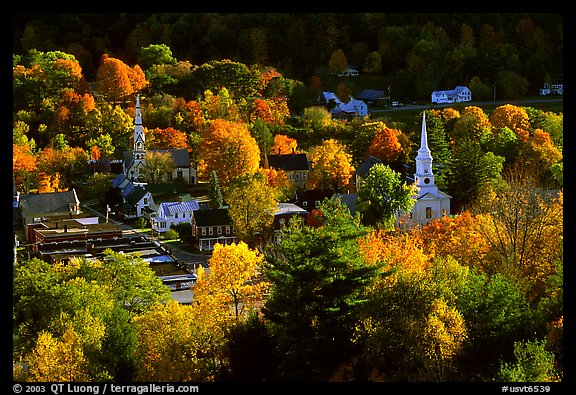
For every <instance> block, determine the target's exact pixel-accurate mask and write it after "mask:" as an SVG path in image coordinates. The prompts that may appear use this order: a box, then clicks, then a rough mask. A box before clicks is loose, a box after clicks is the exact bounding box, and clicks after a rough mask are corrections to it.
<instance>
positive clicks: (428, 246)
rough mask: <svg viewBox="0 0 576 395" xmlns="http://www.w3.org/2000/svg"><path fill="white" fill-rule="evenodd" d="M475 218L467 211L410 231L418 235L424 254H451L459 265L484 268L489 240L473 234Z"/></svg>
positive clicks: (439, 255)
mask: <svg viewBox="0 0 576 395" xmlns="http://www.w3.org/2000/svg"><path fill="white" fill-rule="evenodd" d="M477 221H478V219H477V218H476V217H475V216H473V215H472V214H471V213H470V211H463V212H462V213H460V214H459V215H457V216H454V217H447V216H444V217H442V218H438V219H435V220H432V221H430V222H429V223H428V224H427V225H425V226H424V227H422V228H421V229H414V230H413V232H417V233H419V234H420V237H421V239H422V246H423V248H424V251H425V252H426V254H427V255H428V256H430V258H432V259H433V258H436V257H444V258H446V257H447V256H449V255H451V256H453V257H454V258H456V260H457V261H458V262H460V263H461V264H465V265H469V266H475V267H478V268H480V269H483V267H482V266H483V265H484V262H485V257H486V254H487V253H488V251H489V249H490V244H489V243H488V241H487V240H486V239H485V238H484V237H482V236H481V235H480V234H478V232H477V231H476V226H477Z"/></svg>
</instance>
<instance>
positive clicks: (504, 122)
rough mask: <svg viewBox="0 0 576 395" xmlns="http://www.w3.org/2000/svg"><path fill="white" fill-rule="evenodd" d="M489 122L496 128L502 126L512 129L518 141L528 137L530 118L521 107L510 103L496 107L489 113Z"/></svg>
mask: <svg viewBox="0 0 576 395" xmlns="http://www.w3.org/2000/svg"><path fill="white" fill-rule="evenodd" d="M490 122H491V123H492V126H493V127H494V128H496V129H500V128H503V127H504V126H507V127H509V128H510V129H511V130H512V131H514V133H515V134H516V136H517V137H518V140H519V141H528V138H529V137H530V133H529V130H530V118H529V116H528V113H527V112H526V110H525V109H524V108H522V107H518V106H514V105H512V104H505V105H502V106H499V107H496V109H495V110H494V112H492V115H490Z"/></svg>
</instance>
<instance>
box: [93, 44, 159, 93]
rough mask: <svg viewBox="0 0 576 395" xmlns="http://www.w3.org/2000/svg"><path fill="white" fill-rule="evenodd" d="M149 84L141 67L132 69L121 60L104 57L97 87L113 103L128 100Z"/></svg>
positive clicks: (97, 77) (101, 61) (99, 69)
mask: <svg viewBox="0 0 576 395" xmlns="http://www.w3.org/2000/svg"><path fill="white" fill-rule="evenodd" d="M148 84H149V82H148V80H146V76H145V74H144V72H143V71H142V69H141V68H140V66H138V65H135V66H134V67H130V66H128V65H127V64H126V63H124V62H123V61H121V60H120V59H117V58H113V57H110V56H108V55H107V54H104V55H102V59H101V60H100V66H99V67H98V71H97V74H96V87H97V90H98V92H100V93H101V94H102V95H104V96H105V97H107V98H109V99H110V100H111V101H113V102H118V101H122V100H126V99H128V98H129V97H131V96H132V95H134V94H135V93H137V92H139V91H141V90H142V89H144V88H145V87H146V86H148Z"/></svg>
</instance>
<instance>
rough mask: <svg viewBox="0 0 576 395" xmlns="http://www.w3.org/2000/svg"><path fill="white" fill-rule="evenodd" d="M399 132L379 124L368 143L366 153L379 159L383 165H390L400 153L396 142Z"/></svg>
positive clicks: (399, 147)
mask: <svg viewBox="0 0 576 395" xmlns="http://www.w3.org/2000/svg"><path fill="white" fill-rule="evenodd" d="M400 133H401V132H400V131H399V130H397V129H392V128H390V127H388V126H386V125H385V124H384V123H382V122H379V127H378V130H377V131H376V134H375V135H374V138H373V139H372V141H371V142H370V146H369V147H368V150H367V153H368V155H372V156H375V157H376V158H378V159H380V160H381V161H382V162H383V163H384V164H385V165H392V164H393V163H395V162H396V160H397V158H398V157H399V156H400V154H401V153H402V145H401V144H400V142H399V141H398V134H400Z"/></svg>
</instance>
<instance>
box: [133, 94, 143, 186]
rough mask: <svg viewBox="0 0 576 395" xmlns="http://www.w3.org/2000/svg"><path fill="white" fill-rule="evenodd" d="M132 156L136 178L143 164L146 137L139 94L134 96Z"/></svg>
mask: <svg viewBox="0 0 576 395" xmlns="http://www.w3.org/2000/svg"><path fill="white" fill-rule="evenodd" d="M132 155H133V156H132V157H133V160H134V169H135V173H134V177H133V180H137V179H138V178H139V176H140V170H141V169H142V167H143V166H144V161H145V157H146V137H145V136H144V129H143V127H142V113H141V111H140V96H136V115H135V117H134V146H133V148H132Z"/></svg>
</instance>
